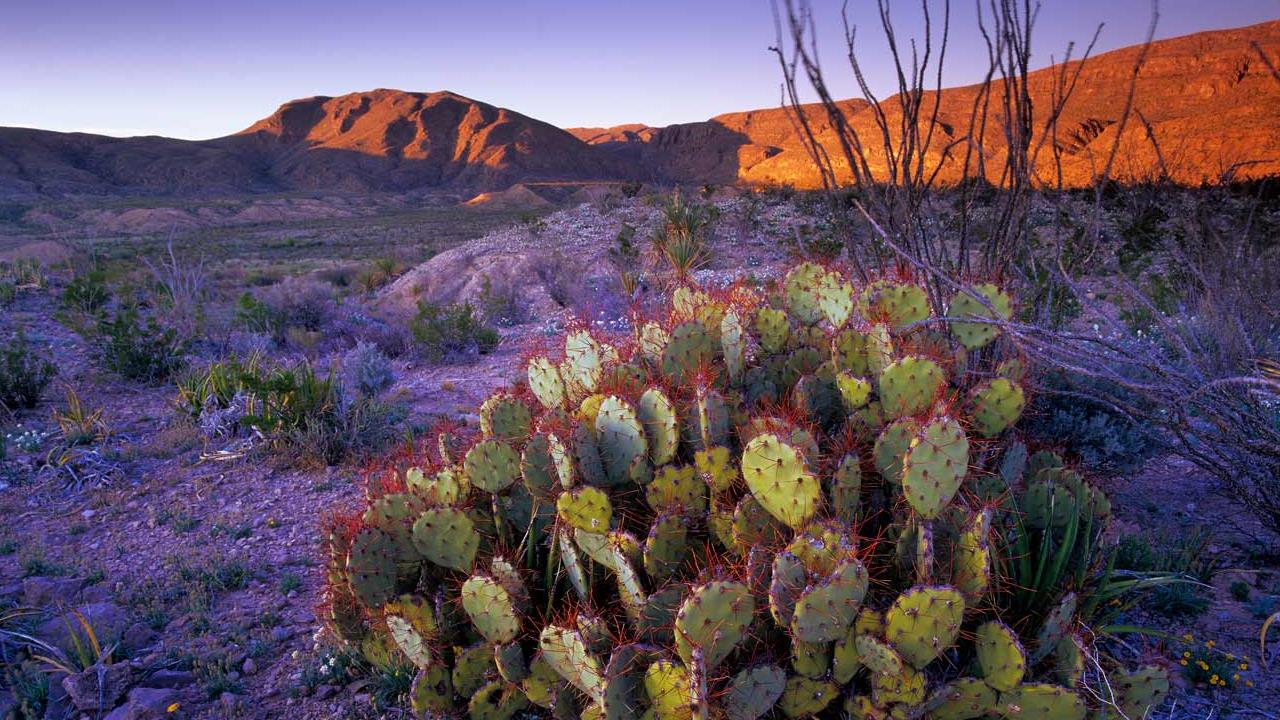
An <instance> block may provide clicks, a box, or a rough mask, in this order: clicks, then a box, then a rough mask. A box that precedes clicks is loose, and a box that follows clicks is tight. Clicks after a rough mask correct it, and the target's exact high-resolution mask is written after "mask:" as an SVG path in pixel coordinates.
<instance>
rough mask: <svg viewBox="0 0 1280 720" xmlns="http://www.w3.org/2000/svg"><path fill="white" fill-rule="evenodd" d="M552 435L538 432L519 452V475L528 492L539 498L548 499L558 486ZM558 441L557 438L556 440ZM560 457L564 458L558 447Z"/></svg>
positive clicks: (562, 451) (561, 448)
mask: <svg viewBox="0 0 1280 720" xmlns="http://www.w3.org/2000/svg"><path fill="white" fill-rule="evenodd" d="M552 437H554V436H553V435H547V434H544V433H538V434H536V435H534V436H533V437H531V438H529V442H527V443H525V446H524V452H522V453H521V454H520V477H521V478H522V479H523V480H524V486H525V487H526V488H528V490H529V492H530V493H531V494H532V495H533V496H534V497H536V498H538V499H540V500H547V499H550V497H551V496H552V495H554V494H555V491H556V489H557V488H558V486H559V479H560V474H559V471H558V470H557V469H556V456H554V455H552V453H551V438H552ZM556 442H557V443H558V442H559V440H556ZM560 458H561V459H562V460H563V459H565V458H566V455H565V453H564V447H563V446H561V447H560Z"/></svg>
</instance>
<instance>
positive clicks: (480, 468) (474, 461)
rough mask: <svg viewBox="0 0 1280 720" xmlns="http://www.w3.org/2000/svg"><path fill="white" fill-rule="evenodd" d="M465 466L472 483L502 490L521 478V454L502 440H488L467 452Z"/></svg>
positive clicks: (480, 486)
mask: <svg viewBox="0 0 1280 720" xmlns="http://www.w3.org/2000/svg"><path fill="white" fill-rule="evenodd" d="M463 467H464V468H465V469H466V472H467V479H469V480H470V481H471V484H472V485H475V486H476V487H478V488H480V489H481V490H484V491H485V492H491V493H496V492H501V491H503V490H505V489H507V488H508V487H510V486H511V483H513V482H515V481H516V480H518V479H520V456H519V455H518V454H516V451H515V450H514V449H513V448H512V447H511V446H510V445H508V444H507V443H505V442H503V441H502V440H486V441H484V442H482V443H480V444H478V445H476V446H475V447H473V448H471V450H470V451H468V452H467V457H466V460H465V462H464V464H463Z"/></svg>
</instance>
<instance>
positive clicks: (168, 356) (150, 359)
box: [97, 308, 186, 383]
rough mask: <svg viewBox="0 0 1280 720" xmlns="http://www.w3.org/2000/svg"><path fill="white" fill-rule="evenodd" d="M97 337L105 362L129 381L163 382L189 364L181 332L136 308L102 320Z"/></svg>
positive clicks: (100, 352) (104, 363)
mask: <svg viewBox="0 0 1280 720" xmlns="http://www.w3.org/2000/svg"><path fill="white" fill-rule="evenodd" d="M97 337H98V347H97V352H98V355H99V357H100V358H101V360H102V364H103V365H104V366H105V367H106V368H107V369H108V370H111V371H113V372H116V373H118V374H119V375H120V376H121V377H124V378H126V379H128V380H135V381H138V382H144V383H154V382H160V381H163V380H166V379H168V378H169V377H170V376H172V375H173V374H175V373H176V372H177V371H178V370H180V369H182V367H183V365H185V364H186V359H185V357H184V355H185V353H186V343H185V342H184V341H182V340H181V339H179V337H178V333H177V331H176V330H174V329H172V328H168V327H165V326H163V325H161V324H160V323H158V322H156V319H155V318H153V317H146V318H143V317H142V315H141V314H140V313H139V311H138V310H137V309H135V308H123V309H120V310H118V311H117V312H116V313H115V314H114V315H113V316H111V317H104V318H102V319H101V320H99V322H98V326H97Z"/></svg>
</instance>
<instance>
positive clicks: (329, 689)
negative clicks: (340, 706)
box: [315, 685, 338, 700]
mask: <svg viewBox="0 0 1280 720" xmlns="http://www.w3.org/2000/svg"><path fill="white" fill-rule="evenodd" d="M337 693H338V688H336V687H334V686H332V685H317V686H316V690H315V698H316V699H317V700H328V699H329V698H331V697H333V696H334V695H336V694H337Z"/></svg>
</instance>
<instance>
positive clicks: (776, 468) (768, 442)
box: [742, 434, 822, 528]
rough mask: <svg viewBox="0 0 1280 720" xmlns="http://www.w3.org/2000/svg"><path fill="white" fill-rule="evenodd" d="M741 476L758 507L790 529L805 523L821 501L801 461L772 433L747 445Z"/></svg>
mask: <svg viewBox="0 0 1280 720" xmlns="http://www.w3.org/2000/svg"><path fill="white" fill-rule="evenodd" d="M742 476H743V478H745V479H746V482H747V487H749V488H750V489H751V494H752V495H753V496H754V497H755V498H756V500H757V501H758V502H759V503H760V505H761V507H763V508H764V509H765V510H767V511H769V514H770V515H773V516H774V517H775V518H777V519H779V520H781V521H782V522H783V523H785V524H787V525H789V526H791V527H793V528H798V527H801V526H803V525H804V524H805V523H806V522H808V520H809V518H811V517H813V514H814V513H815V512H817V509H818V504H819V502H820V501H821V499H822V489H821V487H820V486H819V485H818V480H817V478H815V477H814V476H813V475H812V474H811V473H810V472H809V470H808V467H807V466H806V464H805V461H804V458H803V457H802V456H801V455H800V453H799V452H798V451H797V450H796V449H795V448H793V447H791V446H790V445H787V444H785V443H783V442H782V441H781V440H779V439H778V436H776V435H773V434H764V435H757V436H756V437H755V438H754V439H752V440H751V442H749V443H747V446H746V448H745V449H744V450H743V451H742Z"/></svg>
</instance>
